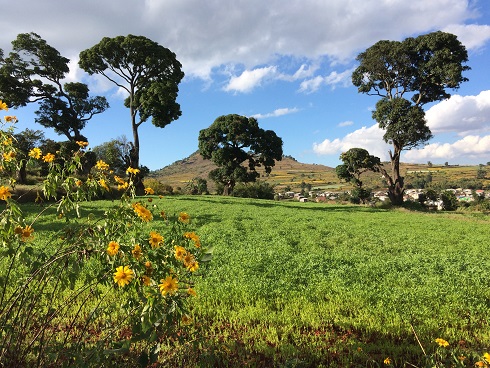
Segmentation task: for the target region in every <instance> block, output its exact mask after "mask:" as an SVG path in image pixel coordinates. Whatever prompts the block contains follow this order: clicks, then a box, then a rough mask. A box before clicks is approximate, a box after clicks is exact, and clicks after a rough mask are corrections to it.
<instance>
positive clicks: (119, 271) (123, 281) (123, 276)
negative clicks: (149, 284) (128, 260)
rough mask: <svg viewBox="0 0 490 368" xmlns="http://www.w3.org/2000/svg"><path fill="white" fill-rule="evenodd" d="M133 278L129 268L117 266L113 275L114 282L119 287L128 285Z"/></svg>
mask: <svg viewBox="0 0 490 368" xmlns="http://www.w3.org/2000/svg"><path fill="white" fill-rule="evenodd" d="M133 277H134V272H133V270H132V269H130V268H129V266H119V267H117V268H116V272H115V273H114V282H115V283H117V284H118V285H119V286H126V285H128V284H129V283H130V282H131V280H132V279H133Z"/></svg>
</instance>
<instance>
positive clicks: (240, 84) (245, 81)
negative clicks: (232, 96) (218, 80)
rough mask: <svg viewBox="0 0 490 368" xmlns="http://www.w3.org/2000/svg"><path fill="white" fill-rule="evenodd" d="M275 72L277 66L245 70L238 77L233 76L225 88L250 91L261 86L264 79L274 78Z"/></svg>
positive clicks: (226, 89)
mask: <svg viewBox="0 0 490 368" xmlns="http://www.w3.org/2000/svg"><path fill="white" fill-rule="evenodd" d="M274 74H276V67H275V66H268V67H265V68H257V69H253V70H245V71H244V72H243V73H242V74H241V75H239V76H238V77H236V76H234V77H232V78H231V79H230V82H229V83H228V84H227V85H226V86H225V87H224V88H223V89H224V90H225V91H228V92H229V91H235V92H244V93H246V92H250V91H252V90H253V89H254V88H255V87H257V86H260V85H261V84H262V81H263V80H266V79H270V78H272V76H273V75H274Z"/></svg>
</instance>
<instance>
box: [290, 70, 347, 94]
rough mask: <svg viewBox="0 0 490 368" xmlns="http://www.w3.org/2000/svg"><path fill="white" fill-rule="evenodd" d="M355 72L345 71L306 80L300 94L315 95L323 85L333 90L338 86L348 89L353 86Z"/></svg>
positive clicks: (301, 85)
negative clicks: (352, 77) (353, 73)
mask: <svg viewBox="0 0 490 368" xmlns="http://www.w3.org/2000/svg"><path fill="white" fill-rule="evenodd" d="M353 71H354V69H348V70H344V71H343V72H341V73H337V72H336V71H333V72H331V73H330V74H329V75H327V76H325V77H321V76H316V77H314V78H311V79H307V80H304V81H303V82H301V84H300V87H299V92H304V93H313V92H316V91H317V90H318V89H319V88H320V87H321V86H323V85H326V86H332V88H335V87H336V86H337V85H341V86H344V87H347V86H349V85H351V75H352V72H353Z"/></svg>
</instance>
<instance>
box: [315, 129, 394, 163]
mask: <svg viewBox="0 0 490 368" xmlns="http://www.w3.org/2000/svg"><path fill="white" fill-rule="evenodd" d="M383 135H384V131H383V130H381V129H379V128H378V125H377V124H374V125H372V126H370V127H362V128H361V129H358V130H356V131H354V132H352V133H349V134H347V135H346V136H345V137H343V138H336V139H333V140H330V139H325V140H324V141H323V142H321V143H313V151H314V152H316V153H317V154H318V155H334V154H338V155H340V154H341V153H342V152H345V151H347V150H349V149H351V148H364V149H366V150H367V151H368V152H369V153H370V154H371V155H374V156H377V157H379V158H380V159H381V160H382V161H385V160H388V159H389V154H388V151H389V149H390V146H389V145H388V144H387V143H385V141H384V140H383Z"/></svg>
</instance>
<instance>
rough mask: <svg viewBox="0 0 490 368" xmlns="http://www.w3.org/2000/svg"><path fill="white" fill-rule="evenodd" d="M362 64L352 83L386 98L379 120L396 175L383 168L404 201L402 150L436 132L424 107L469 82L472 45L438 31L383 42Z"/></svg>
mask: <svg viewBox="0 0 490 368" xmlns="http://www.w3.org/2000/svg"><path fill="white" fill-rule="evenodd" d="M357 61H358V62H359V66H358V67H357V68H356V70H355V71H354V72H353V74H352V82H353V84H354V85H355V86H356V87H358V91H359V92H360V93H366V94H368V95H375V96H379V97H381V99H380V100H379V101H378V102H377V104H376V109H375V110H374V111H373V118H374V119H375V120H376V121H377V122H378V124H379V127H380V128H381V129H384V130H385V131H386V133H385V134H384V136H383V138H384V140H385V141H386V142H387V143H390V144H391V145H392V146H393V149H392V150H390V152H389V153H390V161H391V174H389V173H388V172H387V171H386V170H385V169H383V168H381V172H382V173H383V175H384V176H385V178H386V180H387V181H388V184H389V187H388V196H389V198H390V200H391V202H392V203H393V204H395V205H400V204H402V203H403V194H404V183H403V177H402V176H401V175H400V154H401V152H402V151H403V150H410V149H412V148H415V147H417V146H419V145H421V144H424V143H426V142H427V141H428V140H429V139H430V138H431V137H432V134H431V131H430V129H429V127H428V126H427V122H426V120H425V112H424V110H423V108H422V107H423V105H425V104H427V103H430V102H436V101H440V100H443V99H447V98H449V97H450V94H449V93H448V91H447V90H448V89H457V88H459V86H460V84H461V83H462V82H464V81H467V78H465V77H463V75H462V74H463V72H464V71H466V70H468V69H469V67H468V66H465V65H464V64H465V63H466V62H467V61H468V54H467V52H466V48H465V47H464V46H463V45H462V44H461V42H459V40H458V39H457V37H456V36H455V35H453V34H450V33H445V32H440V31H438V32H433V33H429V34H426V35H422V36H419V37H416V38H407V39H405V40H404V41H401V42H399V41H379V42H377V43H376V44H374V45H373V46H371V47H370V48H368V49H367V50H366V51H364V52H362V53H360V54H359V55H358V57H357Z"/></svg>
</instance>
